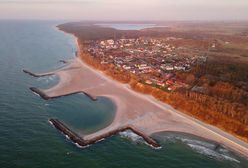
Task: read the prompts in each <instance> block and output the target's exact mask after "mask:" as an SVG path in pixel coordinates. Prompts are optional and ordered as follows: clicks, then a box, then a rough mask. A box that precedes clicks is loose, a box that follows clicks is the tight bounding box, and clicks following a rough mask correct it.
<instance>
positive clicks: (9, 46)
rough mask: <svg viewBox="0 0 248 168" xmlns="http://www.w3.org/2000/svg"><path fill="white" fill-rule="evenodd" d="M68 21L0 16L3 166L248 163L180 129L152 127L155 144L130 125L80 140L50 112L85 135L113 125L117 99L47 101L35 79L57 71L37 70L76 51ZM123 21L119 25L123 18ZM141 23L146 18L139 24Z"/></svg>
mask: <svg viewBox="0 0 248 168" xmlns="http://www.w3.org/2000/svg"><path fill="white" fill-rule="evenodd" d="M61 23H63V22H62V21H31V20H29V21H26V20H19V21H17V20H1V21H0V79H1V80H0V167H1V168H79V167H85V168H160V167H161V168H162V167H163V168H164V167H166V168H181V167H186V168H210V167H211V168H247V167H248V160H247V159H246V158H245V157H243V156H240V155H239V154H237V153H235V152H233V151H230V150H228V149H226V148H224V147H220V148H218V149H217V150H215V149H214V148H215V144H214V142H209V141H207V140H205V139H201V138H198V137H194V136H192V135H187V134H179V133H175V132H163V133H156V134H154V135H152V136H153V137H154V138H155V139H156V140H157V141H158V142H159V143H160V144H161V145H162V147H161V148H159V149H154V148H152V147H150V146H149V145H147V144H146V143H145V142H144V140H143V139H142V138H141V137H139V136H137V135H135V134H134V133H132V132H130V131H126V132H122V133H120V134H118V135H115V136H112V137H110V138H107V139H105V140H103V141H101V142H98V143H97V144H94V145H91V146H89V147H87V148H80V147H78V146H76V145H75V144H73V143H72V142H71V141H70V140H68V139H67V138H66V137H65V136H64V135H63V134H61V133H60V132H59V131H58V130H56V129H55V128H54V127H53V126H52V125H51V124H50V123H49V122H48V120H49V119H50V118H56V119H59V120H61V121H63V122H64V123H65V124H66V125H67V126H68V127H70V128H71V129H72V130H74V131H75V132H76V133H78V134H80V135H86V134H89V133H93V132H95V131H97V130H99V129H101V128H104V127H106V126H108V125H109V124H110V123H111V122H112V120H113V118H114V115H115V109H116V106H115V104H114V103H113V102H112V101H111V100H109V99H107V98H105V97H100V98H99V99H98V101H96V102H93V101H91V100H90V99H89V98H88V97H86V96H85V95H82V94H77V95H71V96H67V97H61V98H58V99H53V100H49V101H45V100H43V99H41V98H40V97H39V96H37V95H35V94H34V93H32V92H31V91H30V90H29V88H30V87H39V88H50V87H52V86H54V85H56V84H57V83H58V82H59V78H58V77H57V76H49V77H41V78H34V77H31V76H28V75H27V74H25V73H23V72H22V70H23V69H27V70H30V71H32V72H47V71H50V70H54V69H57V68H60V67H63V66H64V64H63V63H61V62H60V60H67V59H73V58H74V54H73V52H74V51H75V49H76V45H75V40H74V38H73V37H72V36H71V35H69V34H66V33H64V32H61V31H59V30H58V29H57V28H56V25H58V24H61ZM119 26H121V25H119ZM138 27H140V26H138Z"/></svg>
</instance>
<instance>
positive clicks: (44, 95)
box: [29, 87, 97, 101]
mask: <svg viewBox="0 0 248 168" xmlns="http://www.w3.org/2000/svg"><path fill="white" fill-rule="evenodd" d="M29 89H30V90H31V91H32V92H34V93H36V94H38V95H39V96H40V97H41V98H43V99H44V100H49V99H55V98H59V97H64V96H70V95H74V94H78V93H83V94H85V95H86V96H87V97H89V98H90V99H91V100H92V101H97V97H95V96H93V95H91V94H89V93H86V92H81V91H79V92H74V93H69V94H66V95H60V96H54V97H50V96H48V95H47V94H46V93H44V92H43V91H42V90H40V89H38V88H35V87H31V88H29Z"/></svg>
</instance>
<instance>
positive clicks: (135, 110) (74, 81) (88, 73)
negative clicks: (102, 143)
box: [37, 57, 248, 157]
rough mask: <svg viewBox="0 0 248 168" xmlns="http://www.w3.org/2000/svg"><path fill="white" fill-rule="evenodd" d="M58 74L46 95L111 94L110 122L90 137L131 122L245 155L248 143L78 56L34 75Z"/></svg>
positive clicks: (150, 130) (147, 129)
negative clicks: (113, 111)
mask: <svg viewBox="0 0 248 168" xmlns="http://www.w3.org/2000/svg"><path fill="white" fill-rule="evenodd" d="M54 74H55V75H58V76H59V78H60V81H59V83H58V84H57V85H56V86H54V87H52V88H50V89H47V90H41V91H42V92H43V93H45V94H46V95H47V96H49V97H59V96H64V95H69V94H71V93H77V92H86V93H88V94H90V95H92V96H94V97H98V96H105V97H108V98H110V99H111V100H112V101H113V102H114V103H115V104H116V107H117V111H116V114H115V117H114V120H113V122H112V124H110V125H109V126H108V127H106V128H104V129H102V130H100V131H98V132H95V133H93V134H90V135H86V136H85V137H84V139H86V140H90V139H93V138H95V137H97V136H100V135H102V134H106V133H107V132H110V131H112V130H115V129H118V128H120V127H125V126H132V127H134V128H136V129H138V130H140V131H142V132H144V133H145V134H147V135H148V136H151V135H152V134H153V133H156V132H161V131H176V132H183V133H189V134H193V135H196V136H199V137H202V138H206V139H208V140H212V141H215V142H217V143H219V144H221V145H224V146H225V147H227V148H230V149H232V150H234V151H236V152H238V153H240V154H242V155H244V156H246V157H248V144H247V143H246V142H244V141H241V140H240V139H238V138H236V137H234V136H232V135H230V134H228V133H226V132H224V131H222V130H220V129H218V128H216V127H214V126H211V125H208V124H205V123H203V122H201V121H199V120H196V119H194V118H192V117H190V116H187V115H186V114H183V113H181V112H179V111H177V110H175V109H174V108H172V107H171V106H169V105H167V104H165V103H162V102H160V101H158V100H156V99H155V98H153V97H152V96H150V95H144V94H141V93H137V92H135V91H133V90H131V89H130V87H129V86H128V85H125V84H122V83H120V82H117V81H114V80H113V79H111V78H109V77H107V76H106V75H104V74H103V73H102V72H100V71H97V70H95V69H93V68H92V67H90V66H88V65H87V64H85V63H84V62H83V61H82V60H81V59H80V58H78V57H77V58H75V59H73V60H71V61H69V62H68V63H67V64H66V66H65V67H63V68H62V69H58V70H56V71H53V72H49V73H44V74H37V75H42V76H44V75H54Z"/></svg>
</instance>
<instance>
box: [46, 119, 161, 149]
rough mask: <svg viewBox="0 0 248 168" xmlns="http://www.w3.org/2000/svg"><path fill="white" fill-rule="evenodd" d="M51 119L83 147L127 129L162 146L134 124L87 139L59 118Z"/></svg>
mask: <svg viewBox="0 0 248 168" xmlns="http://www.w3.org/2000/svg"><path fill="white" fill-rule="evenodd" d="M49 121H50V122H51V124H52V125H54V127H55V128H57V129H58V130H59V131H61V132H62V133H63V134H64V135H66V136H68V137H69V138H70V140H71V141H72V142H74V143H75V144H78V145H79V146H82V147H86V146H89V145H91V144H95V143H97V142H99V141H101V140H102V139H105V138H108V137H111V136H113V135H116V134H118V133H119V132H123V131H126V130H131V131H132V132H134V133H135V134H137V135H139V136H141V137H142V138H143V139H144V140H145V141H146V142H147V143H148V144H149V145H151V146H152V147H154V148H158V147H160V145H159V144H158V143H157V142H156V141H155V140H154V139H152V138H151V137H149V136H147V135H146V134H144V133H143V132H141V131H140V130H138V129H136V128H134V127H132V126H126V127H122V128H118V129H115V130H112V131H109V132H107V133H105V134H102V135H100V136H97V137H94V138H92V139H87V140H86V139H84V138H83V137H80V136H79V135H78V134H76V133H75V132H73V131H72V130H70V129H69V128H68V127H67V126H66V125H65V124H63V123H62V122H60V121H59V120H57V119H50V120H49Z"/></svg>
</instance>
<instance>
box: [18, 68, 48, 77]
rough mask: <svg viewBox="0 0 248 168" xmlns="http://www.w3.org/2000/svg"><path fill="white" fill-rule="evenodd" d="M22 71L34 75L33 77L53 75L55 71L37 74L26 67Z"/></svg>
mask: <svg viewBox="0 0 248 168" xmlns="http://www.w3.org/2000/svg"><path fill="white" fill-rule="evenodd" d="M22 71H23V72H24V73H26V74H28V75H30V76H33V77H45V76H51V75H53V73H44V74H35V73H33V72H30V71H28V70H25V69H23V70H22Z"/></svg>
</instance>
